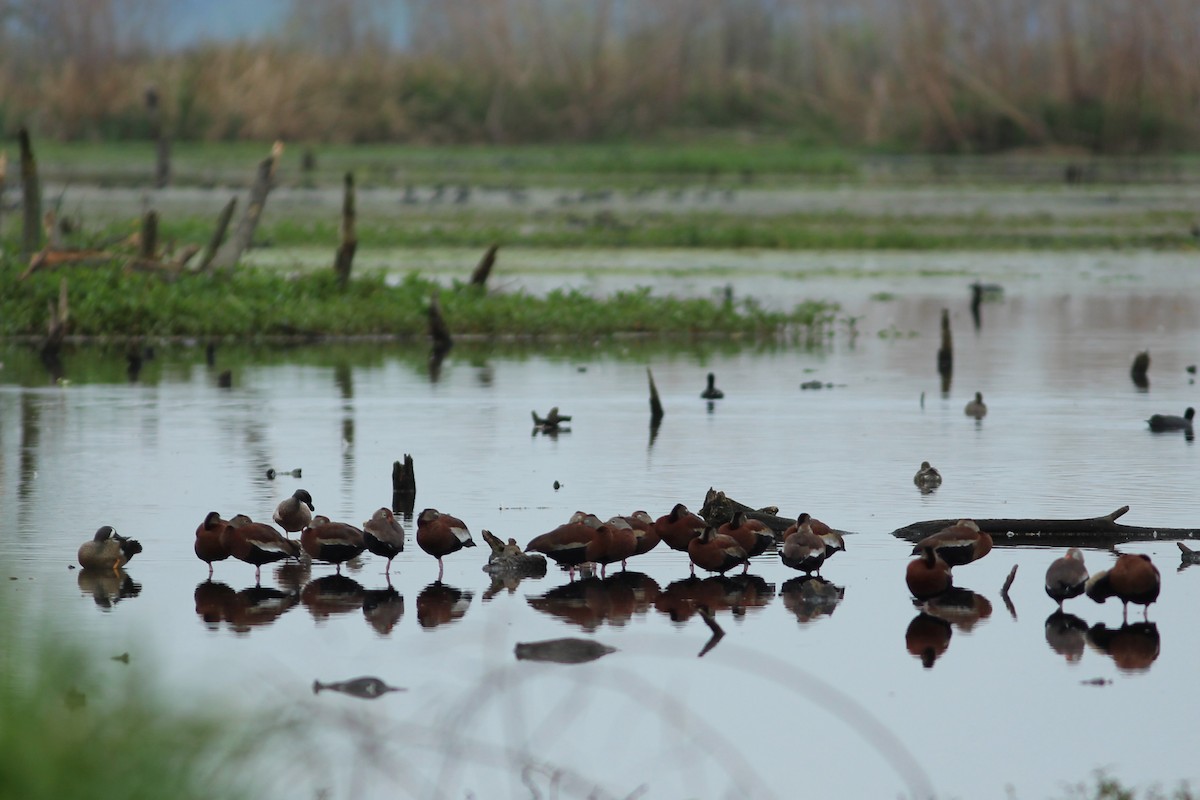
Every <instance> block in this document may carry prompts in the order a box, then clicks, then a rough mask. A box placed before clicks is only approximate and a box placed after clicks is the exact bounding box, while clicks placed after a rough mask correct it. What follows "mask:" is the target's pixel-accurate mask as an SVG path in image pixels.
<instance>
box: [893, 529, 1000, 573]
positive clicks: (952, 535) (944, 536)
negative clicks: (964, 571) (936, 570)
mask: <svg viewBox="0 0 1200 800" xmlns="http://www.w3.org/2000/svg"><path fill="white" fill-rule="evenodd" d="M926 547H932V548H933V550H934V552H936V553H937V554H938V556H939V557H941V559H942V560H943V561H945V562H946V563H947V564H949V565H950V566H952V567H961V566H962V565H963V564H970V563H971V562H972V561H978V560H979V559H981V558H983V557H984V556H986V555H987V554H988V553H990V552H991V551H992V537H991V536H990V535H989V534H987V533H985V532H984V531H981V530H979V525H978V524H976V522H975V521H974V520H970V519H960V520H959V521H958V522H956V523H954V524H953V525H950V526H949V527H946V528H943V529H942V530H940V531H938V532H937V533H935V534H933V535H932V536H926V537H925V538H924V539H922V540H921V541H919V542H917V544H916V545H915V546H914V547H913V551H912V554H913V555H914V556H918V555H920V554H921V551H922V550H923V549H924V548H926Z"/></svg>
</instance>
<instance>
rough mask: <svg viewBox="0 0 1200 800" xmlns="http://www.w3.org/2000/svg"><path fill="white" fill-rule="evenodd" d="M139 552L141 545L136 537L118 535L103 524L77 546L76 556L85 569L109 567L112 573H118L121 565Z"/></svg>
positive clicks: (110, 527)
mask: <svg viewBox="0 0 1200 800" xmlns="http://www.w3.org/2000/svg"><path fill="white" fill-rule="evenodd" d="M140 552H142V545H141V543H140V542H138V541H137V540H136V539H129V538H127V537H125V536H122V535H120V534H119V533H117V532H116V531H115V530H113V527H112V526H111V525H103V526H101V527H100V528H98V529H97V530H96V534H95V535H94V536H93V537H92V538H91V539H90V540H88V541H86V542H84V543H83V544H81V545H80V546H79V552H78V553H77V554H76V557H77V558H78V559H79V566H81V567H83V568H84V569H85V570H101V569H111V570H112V571H113V574H115V575H119V574H121V573H120V570H121V567H123V566H125V565H126V564H128V563H129V559H131V558H133V557H134V556H135V555H137V554H138V553H140Z"/></svg>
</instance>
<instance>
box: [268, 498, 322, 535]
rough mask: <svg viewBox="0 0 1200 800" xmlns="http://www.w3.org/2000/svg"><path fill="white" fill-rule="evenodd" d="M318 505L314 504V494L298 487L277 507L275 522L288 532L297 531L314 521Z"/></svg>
mask: <svg viewBox="0 0 1200 800" xmlns="http://www.w3.org/2000/svg"><path fill="white" fill-rule="evenodd" d="M316 510H317V507H316V506H314V505H313V500H312V495H310V494H309V493H308V490H306V489H297V490H296V491H294V492H292V496H291V497H286V498H284V499H283V500H282V501H281V502H280V503H279V505H278V506H276V507H275V516H274V517H273V519H274V520H275V524H276V525H278V526H279V527H281V528H283V529H284V530H285V531H287V532H288V533H296V532H297V531H302V530H304V529H305V528H307V527H308V524H309V523H310V522H312V512H314V511H316Z"/></svg>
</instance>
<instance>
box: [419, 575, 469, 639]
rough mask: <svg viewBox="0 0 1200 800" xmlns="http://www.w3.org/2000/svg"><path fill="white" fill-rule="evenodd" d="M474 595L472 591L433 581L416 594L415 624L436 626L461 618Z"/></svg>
mask: <svg viewBox="0 0 1200 800" xmlns="http://www.w3.org/2000/svg"><path fill="white" fill-rule="evenodd" d="M474 596H475V595H474V593H473V592H469V591H467V590H465V589H456V588H455V587H453V586H451V585H450V584H448V583H442V582H441V581H434V582H433V583H431V584H429V585H428V586H426V587H425V588H424V589H422V590H421V593H420V594H418V595H417V624H418V625H420V626H421V627H422V628H436V627H437V626H439V625H448V624H449V623H451V622H454V621H455V620H459V619H462V618H463V615H464V614H466V613H467V607H468V606H470V605H471V598H472V597H474Z"/></svg>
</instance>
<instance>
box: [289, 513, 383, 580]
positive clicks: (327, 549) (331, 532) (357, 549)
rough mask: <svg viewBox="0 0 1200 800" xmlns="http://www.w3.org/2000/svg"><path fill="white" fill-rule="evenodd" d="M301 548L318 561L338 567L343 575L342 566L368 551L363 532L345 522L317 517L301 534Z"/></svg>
mask: <svg viewBox="0 0 1200 800" xmlns="http://www.w3.org/2000/svg"><path fill="white" fill-rule="evenodd" d="M300 546H301V547H303V548H304V552H306V553H308V554H309V555H310V556H312V557H313V558H314V559H316V560H317V561H325V562H327V563H329V564H334V565H336V567H337V574H338V575H341V574H342V564H343V563H344V562H346V561H349V560H350V559H352V558H354V557H355V556H357V555H359V554H361V553H362V551H363V550H366V549H367V543H366V540H365V538H364V537H363V532H362V531H361V530H359V529H358V528H356V527H354V526H353V525H350V524H347V523H345V522H332V521H330V519H329V517H323V516H320V515H318V516H315V517H313V518H312V521H311V522H309V524H308V525H307V526H306V527H305V528H304V530H303V531H301V533H300Z"/></svg>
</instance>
